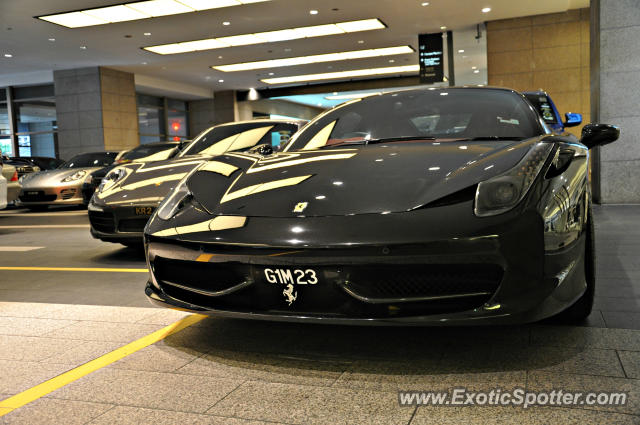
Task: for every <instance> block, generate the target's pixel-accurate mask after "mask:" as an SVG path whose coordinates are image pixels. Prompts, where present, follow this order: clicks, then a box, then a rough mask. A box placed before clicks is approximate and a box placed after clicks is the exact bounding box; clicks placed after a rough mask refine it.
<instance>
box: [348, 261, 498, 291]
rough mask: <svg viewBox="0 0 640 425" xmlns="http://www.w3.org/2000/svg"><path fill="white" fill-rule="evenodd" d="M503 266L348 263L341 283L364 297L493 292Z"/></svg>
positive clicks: (496, 287)
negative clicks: (352, 264)
mask: <svg viewBox="0 0 640 425" xmlns="http://www.w3.org/2000/svg"><path fill="white" fill-rule="evenodd" d="M502 274H503V270H502V268H501V267H500V266H498V265H493V264H436V265H432V264H414V265H393V266H391V265H376V266H350V267H346V268H345V269H344V271H343V275H344V281H343V282H342V284H343V285H344V287H345V289H347V290H348V291H349V292H351V293H353V294H356V295H357V296H360V297H364V298H368V299H399V298H408V299H412V298H413V299H420V298H429V297H448V296H462V295H465V294H493V293H494V292H495V291H496V290H497V289H498V285H500V281H501V280H502Z"/></svg>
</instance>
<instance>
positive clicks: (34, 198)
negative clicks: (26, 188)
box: [19, 191, 57, 202]
mask: <svg viewBox="0 0 640 425" xmlns="http://www.w3.org/2000/svg"><path fill="white" fill-rule="evenodd" d="M19 198H20V200H21V201H22V202H53V201H55V200H56V198H57V196H56V195H45V194H44V192H43V191H38V193H37V194H35V193H33V194H32V193H28V192H22V193H21V194H20V196H19Z"/></svg>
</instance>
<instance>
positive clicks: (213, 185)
mask: <svg viewBox="0 0 640 425" xmlns="http://www.w3.org/2000/svg"><path fill="white" fill-rule="evenodd" d="M537 140H539V138H536V139H531V140H529V141H525V142H522V141H482V142H480V141H474V142H443V143H437V142H426V141H425V142H420V143H389V144H380V145H369V146H361V147H356V148H348V149H338V148H333V149H323V150H316V151H305V152H288V153H281V154H277V155H274V156H271V157H266V158H262V159H260V160H257V161H256V160H254V161H252V162H250V165H247V166H245V167H243V166H242V165H239V164H238V162H237V159H236V160H233V159H232V158H229V157H224V159H225V161H223V162H225V163H228V164H233V165H234V166H236V167H238V170H236V171H234V172H233V173H231V174H230V175H229V176H228V177H227V176H225V175H224V174H225V173H223V171H225V170H226V172H227V173H228V171H229V170H227V169H226V168H225V167H223V166H218V167H209V168H214V171H215V169H216V168H217V170H218V172H208V171H202V170H199V171H198V172H196V173H195V174H194V175H193V176H192V177H191V178H190V179H189V182H188V186H189V188H190V190H191V192H192V193H193V195H194V197H195V198H196V200H197V201H198V202H200V203H201V204H202V205H203V206H204V207H205V208H206V209H207V211H209V212H210V213H211V214H214V215H220V214H224V215H245V216H263V217H292V216H295V215H305V216H330V215H350V214H368V213H383V212H401V211H409V210H412V209H415V208H418V207H420V206H423V205H426V204H428V203H430V202H432V201H435V200H438V199H440V198H442V197H444V196H447V195H449V194H452V193H455V192H457V191H459V190H462V189H466V188H468V187H470V186H473V185H475V184H477V183H478V182H480V181H483V180H486V179H488V178H490V177H493V176H495V175H498V174H501V173H503V172H505V171H507V170H509V169H511V168H512V167H514V166H515V165H516V164H517V163H518V161H519V160H520V159H521V158H522V157H523V156H524V154H525V153H526V152H527V151H528V150H529V148H530V147H531V146H532V144H533V143H535V142H536V141H537ZM234 161H235V162H234ZM216 162H221V161H219V160H218V159H216ZM304 203H306V205H304ZM298 204H300V205H299V207H298V211H296V212H294V210H295V209H296V206H297V205H298ZM303 205H304V206H303Z"/></svg>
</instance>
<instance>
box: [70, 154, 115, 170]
mask: <svg viewBox="0 0 640 425" xmlns="http://www.w3.org/2000/svg"><path fill="white" fill-rule="evenodd" d="M116 155H118V153H117V152H96V153H83V154H80V155H76V156H74V157H73V158H71V159H70V160H69V161H67V162H65V163H64V164H62V165H61V166H60V168H89V167H106V166H107V165H111V164H113V161H114V160H115V159H116Z"/></svg>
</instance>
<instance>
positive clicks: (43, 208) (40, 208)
mask: <svg viewBox="0 0 640 425" xmlns="http://www.w3.org/2000/svg"><path fill="white" fill-rule="evenodd" d="M27 209H28V210H29V211H32V212H37V211H46V210H48V209H49V205H32V206H30V207H27Z"/></svg>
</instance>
